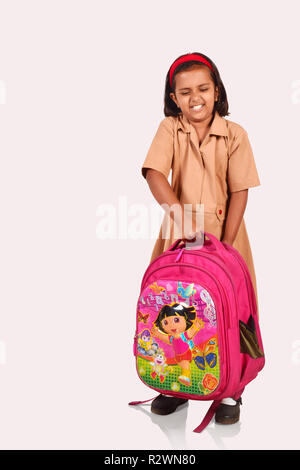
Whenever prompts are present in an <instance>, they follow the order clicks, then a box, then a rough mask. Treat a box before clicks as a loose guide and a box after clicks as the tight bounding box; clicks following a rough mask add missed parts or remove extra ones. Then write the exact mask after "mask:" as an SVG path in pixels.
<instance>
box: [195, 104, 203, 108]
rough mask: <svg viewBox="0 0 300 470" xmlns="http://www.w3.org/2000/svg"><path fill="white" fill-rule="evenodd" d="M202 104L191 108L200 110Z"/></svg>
mask: <svg viewBox="0 0 300 470" xmlns="http://www.w3.org/2000/svg"><path fill="white" fill-rule="evenodd" d="M202 106H203V105H202V104H199V105H198V106H193V109H201V108H202Z"/></svg>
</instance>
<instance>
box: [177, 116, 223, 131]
mask: <svg viewBox="0 0 300 470" xmlns="http://www.w3.org/2000/svg"><path fill="white" fill-rule="evenodd" d="M178 129H182V130H183V132H185V133H186V134H188V133H190V132H191V123H190V122H189V120H188V119H187V118H186V117H185V116H184V115H183V114H182V113H180V114H178ZM209 134H213V135H223V136H228V130H227V125H226V119H224V118H222V117H221V116H220V114H219V113H218V111H215V116H214V119H213V122H212V123H211V126H210V129H209Z"/></svg>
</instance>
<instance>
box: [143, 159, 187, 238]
mask: <svg viewBox="0 0 300 470" xmlns="http://www.w3.org/2000/svg"><path fill="white" fill-rule="evenodd" d="M146 180H147V183H148V185H149V188H150V190H151V192H152V194H153V196H154V198H155V199H156V201H157V202H158V204H160V205H162V204H164V205H166V206H167V208H168V207H169V208H171V206H173V205H175V204H177V205H178V208H179V209H181V210H179V211H178V212H177V211H169V212H168V213H169V215H170V217H171V218H172V220H173V221H174V222H175V223H176V224H178V225H179V227H182V232H183V233H182V235H183V236H182V238H185V237H186V238H193V233H195V230H194V228H195V226H194V222H193V225H192V227H193V233H192V234H187V233H185V230H184V212H183V210H184V207H183V205H181V203H180V201H179V200H178V198H177V197H176V195H175V193H174V191H173V189H172V188H171V186H170V184H169V182H168V180H167V178H166V177H165V175H163V174H162V173H161V172H160V171H157V170H154V169H152V168H148V170H147V174H146ZM163 208H164V210H166V209H165V207H163Z"/></svg>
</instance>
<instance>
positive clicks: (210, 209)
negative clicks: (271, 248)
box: [142, 52, 260, 424]
mask: <svg viewBox="0 0 300 470" xmlns="http://www.w3.org/2000/svg"><path fill="white" fill-rule="evenodd" d="M164 114H165V116H166V117H165V118H164V119H163V120H162V121H161V122H160V125H159V127H158V130H157V132H156V135H155V136H154V138H153V141H152V143H151V146H150V148H149V150H148V153H147V156H146V159H145V161H144V163H143V166H142V175H143V176H144V178H146V180H147V183H148V185H149V187H150V190H151V192H152V194H153V196H154V198H155V199H156V201H157V202H158V203H159V204H160V205H161V206H162V207H163V208H164V209H165V210H166V214H165V218H164V221H163V224H162V226H161V229H160V233H159V237H158V239H157V241H156V243H155V246H154V249H153V253H152V257H151V261H153V259H155V258H156V257H157V256H158V255H160V254H161V253H162V252H163V251H165V250H166V249H167V248H168V247H169V246H170V245H171V244H172V243H173V242H174V240H175V239H177V238H179V237H178V236H177V237H174V229H176V227H179V226H180V227H182V238H184V239H186V240H190V239H194V238H195V235H196V233H197V232H198V231H199V227H198V226H197V224H196V215H197V205H198V204H203V207H204V227H203V229H204V230H205V231H206V232H208V233H212V234H213V235H215V236H216V237H217V238H218V239H219V240H221V241H224V242H226V243H228V244H230V245H232V246H234V248H236V249H237V250H238V251H239V252H240V254H241V255H242V256H243V257H244V259H245V261H246V263H247V266H248V268H249V271H250V274H251V278H252V282H253V286H254V290H255V295H256V300H257V289H256V278H255V271H254V266H253V260H252V254H251V248H250V245H249V240H248V235H247V231H246V226H245V222H244V219H243V215H244V212H245V208H246V204H247V199H248V188H251V187H254V186H259V185H260V181H259V177H258V174H257V170H256V166H255V161H254V157H253V153H252V148H251V145H250V142H249V139H248V135H247V132H246V130H245V129H244V128H243V127H242V126H240V125H239V124H237V123H235V122H233V121H230V120H228V119H225V118H224V116H228V115H229V114H230V113H229V112H228V101H227V95H226V91H225V87H224V85H223V82H222V80H221V78H220V74H219V71H218V69H217V67H216V65H215V64H214V63H213V61H212V60H211V59H210V58H209V57H207V56H205V55H204V54H201V53H199V52H194V53H189V54H184V55H182V56H180V57H178V58H177V59H176V60H175V61H174V62H173V64H172V65H171V67H170V68H169V71H168V73H167V76H166V83H165V95H164ZM171 169H172V182H171V184H169V182H168V176H169V173H170V170H171ZM173 204H177V205H178V206H177V207H179V208H182V211H180V212H179V213H178V212H176V213H173V212H171V213H170V211H168V210H167V209H166V208H168V207H169V208H170V207H171V206H173ZM185 204H190V205H191V206H189V207H191V212H190V214H191V218H192V231H190V230H189V229H188V227H187V223H186V220H185V217H184V205H185ZM173 207H174V206H173ZM166 222H167V223H168V224H169V229H170V232H169V233H170V235H169V237H168V238H166V235H165V234H166V232H165V227H166ZM163 227H164V229H163ZM177 233H178V231H177ZM186 401H187V400H183V399H179V398H175V397H168V396H164V395H159V397H157V398H156V399H155V400H154V401H153V402H152V406H151V410H152V412H154V413H159V414H168V413H170V412H172V411H175V409H176V408H177V406H178V405H180V404H182V403H184V402H186ZM240 402H241V400H240V399H239V400H238V401H235V400H233V399H231V398H228V399H225V400H223V401H222V403H221V404H220V405H219V408H218V410H217V413H216V416H215V419H216V421H217V422H221V423H224V424H230V423H234V422H237V421H238V420H239V412H240V410H239V406H240Z"/></svg>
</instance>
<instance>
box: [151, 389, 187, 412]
mask: <svg viewBox="0 0 300 470" xmlns="http://www.w3.org/2000/svg"><path fill="white" fill-rule="evenodd" d="M186 402H188V400H187V399H185V398H177V397H166V395H162V394H160V395H158V397H156V398H155V399H154V400H153V402H152V403H151V411H152V413H155V414H156V415H169V414H171V413H173V412H174V411H175V410H176V409H177V408H178V406H180V405H183V404H184V403H186Z"/></svg>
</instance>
